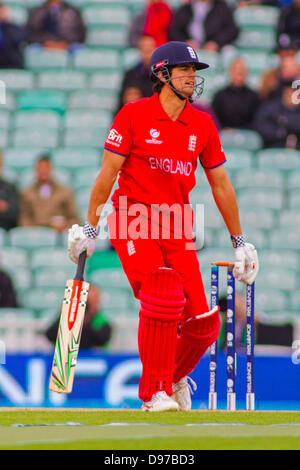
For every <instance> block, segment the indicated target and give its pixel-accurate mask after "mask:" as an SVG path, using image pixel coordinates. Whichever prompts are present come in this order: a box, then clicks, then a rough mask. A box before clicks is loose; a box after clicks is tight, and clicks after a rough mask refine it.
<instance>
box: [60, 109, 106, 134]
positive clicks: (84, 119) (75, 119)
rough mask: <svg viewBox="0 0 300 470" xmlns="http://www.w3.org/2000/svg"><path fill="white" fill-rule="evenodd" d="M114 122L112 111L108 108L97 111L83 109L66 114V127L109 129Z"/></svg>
mask: <svg viewBox="0 0 300 470" xmlns="http://www.w3.org/2000/svg"><path fill="white" fill-rule="evenodd" d="M111 123H112V113H111V112H109V111H106V110H102V111H97V110H90V109H81V110H73V111H67V113H66V114H65V120H64V126H65V129H66V130H67V129H76V130H77V129H85V128H87V129H91V128H93V127H94V128H97V129H105V130H106V131H108V129H109V127H110V126H111Z"/></svg>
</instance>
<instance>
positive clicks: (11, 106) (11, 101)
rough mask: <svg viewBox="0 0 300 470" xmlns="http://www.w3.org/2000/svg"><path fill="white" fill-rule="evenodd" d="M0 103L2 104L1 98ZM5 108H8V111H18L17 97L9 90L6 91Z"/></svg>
mask: <svg viewBox="0 0 300 470" xmlns="http://www.w3.org/2000/svg"><path fill="white" fill-rule="evenodd" d="M16 93H17V92H16ZM0 96H1V95H0ZM0 103H1V98H0ZM1 104H2V103H1ZM3 104H4V103H3ZM5 108H6V110H7V111H15V109H16V97H15V93H14V92H11V91H8V90H7V91H6V93H5Z"/></svg>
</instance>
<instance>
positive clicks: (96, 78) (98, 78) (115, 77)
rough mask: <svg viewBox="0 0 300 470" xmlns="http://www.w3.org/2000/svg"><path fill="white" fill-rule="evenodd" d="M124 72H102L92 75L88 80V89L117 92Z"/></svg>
mask: <svg viewBox="0 0 300 470" xmlns="http://www.w3.org/2000/svg"><path fill="white" fill-rule="evenodd" d="M122 76H123V74H122V72H110V71H101V72H94V73H91V74H90V76H89V80H88V88H89V89H91V90H93V89H97V90H109V91H114V92H115V91H116V90H119V88H120V84H121V80H122Z"/></svg>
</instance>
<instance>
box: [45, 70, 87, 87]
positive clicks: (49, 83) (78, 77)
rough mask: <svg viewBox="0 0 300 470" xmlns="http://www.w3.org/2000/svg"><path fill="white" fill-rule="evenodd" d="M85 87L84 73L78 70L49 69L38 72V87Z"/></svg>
mask: <svg viewBox="0 0 300 470" xmlns="http://www.w3.org/2000/svg"><path fill="white" fill-rule="evenodd" d="M86 87H87V83H86V75H85V73H83V72H80V71H78V70H65V71H63V72H60V71H54V70H49V71H45V72H40V73H39V74H38V88H40V89H48V90H52V89H54V90H64V91H73V90H80V89H81V90H84V89H86Z"/></svg>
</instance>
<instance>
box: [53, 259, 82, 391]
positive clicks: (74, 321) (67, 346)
mask: <svg viewBox="0 0 300 470" xmlns="http://www.w3.org/2000/svg"><path fill="white" fill-rule="evenodd" d="M85 262H86V251H84V252H83V253H81V254H80V256H79V260H78V266H77V272H76V275H75V278H74V279H71V280H68V281H67V283H66V287H65V293H64V299H63V302H62V308H61V315H60V320H59V327H58V333H57V339H56V344H55V351H54V358H53V364H52V370H51V376H50V384H49V390H52V391H53V392H58V393H71V392H72V388H73V381H74V375H75V366H76V362H77V356H78V351H79V344H80V339H81V333H82V327H83V321H84V314H85V309H86V303H87V296H88V291H89V286H90V285H89V283H88V282H85V281H84V278H83V276H84V268H85Z"/></svg>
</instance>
